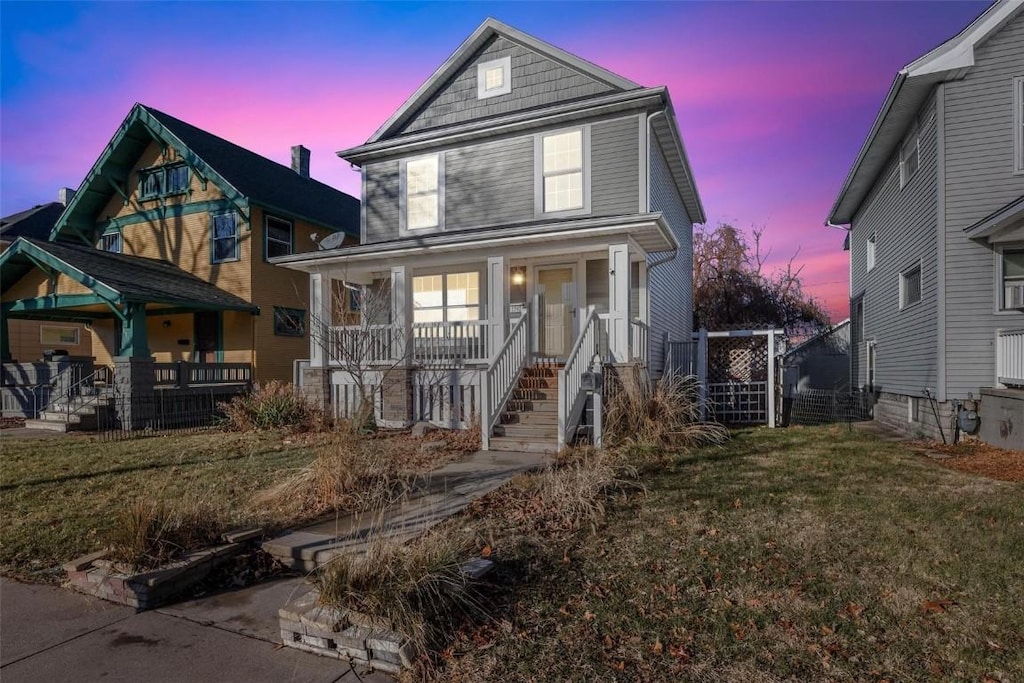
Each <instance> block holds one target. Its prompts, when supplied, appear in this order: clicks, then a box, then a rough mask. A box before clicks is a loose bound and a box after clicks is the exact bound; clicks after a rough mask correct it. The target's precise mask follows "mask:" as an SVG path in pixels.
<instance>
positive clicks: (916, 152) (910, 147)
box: [900, 124, 921, 188]
mask: <svg viewBox="0 0 1024 683" xmlns="http://www.w3.org/2000/svg"><path fill="white" fill-rule="evenodd" d="M920 167H921V130H920V128H919V127H918V126H917V124H915V125H914V128H913V130H911V131H910V134H909V135H908V136H907V138H906V139H905V140H904V141H903V144H902V145H900V188H903V187H905V186H906V184H907V183H908V182H910V179H911V178H913V177H914V174H915V173H917V169H919V168H920Z"/></svg>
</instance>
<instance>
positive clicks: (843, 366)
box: [782, 318, 850, 398]
mask: <svg viewBox="0 0 1024 683" xmlns="http://www.w3.org/2000/svg"><path fill="white" fill-rule="evenodd" d="M849 389H850V319H849V318H847V319H846V320H843V321H842V322H840V323H837V324H835V325H833V326H832V327H829V328H828V329H826V330H823V331H822V332H820V333H818V334H816V335H815V336H813V337H811V338H810V339H808V340H807V341H805V342H803V343H801V344H798V345H797V346H794V347H793V348H792V349H790V350H789V351H787V352H786V353H785V354H784V355H783V357H782V395H783V397H785V398H795V397H796V396H798V395H799V394H801V393H806V392H808V391H810V390H828V391H837V392H841V393H846V392H848V391H849Z"/></svg>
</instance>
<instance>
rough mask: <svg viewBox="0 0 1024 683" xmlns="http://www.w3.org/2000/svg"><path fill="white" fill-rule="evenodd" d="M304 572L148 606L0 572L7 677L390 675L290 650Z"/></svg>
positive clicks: (344, 680)
mask: <svg viewBox="0 0 1024 683" xmlns="http://www.w3.org/2000/svg"><path fill="white" fill-rule="evenodd" d="M294 590H304V586H303V585H302V581H301V580H300V579H289V580H285V581H277V582H270V583H264V584H259V585H257V586H252V587H251V588H247V589H244V590H241V591H236V592H232V593H222V594H219V595H215V596H211V597H209V598H203V599H200V600H193V601H190V602H187V603H182V604H180V605H175V606H173V607H167V608H163V609H158V610H153V611H149V612H141V613H138V614H136V613H135V611H134V610H133V609H131V608H128V607H121V606H118V605H114V604H111V603H108V602H104V601H102V600H99V599H96V598H92V597H89V596H86V595H81V594H79V593H73V592H71V591H68V590H64V589H61V588H57V587H53V586H34V585H26V584H20V583H16V582H14V581H9V580H7V579H2V578H0V679H2V680H3V681H4V683H21V682H30V683H31V682H34V681H40V682H43V681H46V682H50V681H66V680H75V681H98V680H103V681H111V682H115V681H125V682H126V683H137V682H138V681H147V682H152V683H165V682H166V683H170V682H172V681H196V682H204V681H211V682H214V681H217V682H219V681H225V682H234V681H237V682H238V683H248V682H250V681H296V682H299V681H302V682H305V681H311V682H317V683H330V682H337V683H360V682H362V683H388V682H390V681H392V679H391V678H390V677H389V676H385V675H383V674H379V673H367V672H365V671H363V670H353V669H352V667H351V666H350V665H349V664H347V663H345V662H341V661H338V660H335V659H327V658H325V657H317V656H314V655H310V654H306V653H303V652H299V651H297V650H292V649H290V648H283V647H281V646H280V644H279V643H278V642H275V639H279V636H278V634H277V629H276V625H277V610H278V608H279V607H281V605H283V604H284V603H285V602H286V601H287V599H288V595H289V594H290V593H291V592H292V591H294Z"/></svg>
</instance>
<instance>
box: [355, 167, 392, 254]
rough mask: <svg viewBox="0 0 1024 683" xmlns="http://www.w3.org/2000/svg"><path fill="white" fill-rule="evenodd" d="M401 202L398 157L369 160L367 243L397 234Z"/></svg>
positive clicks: (365, 213) (365, 215)
mask: <svg viewBox="0 0 1024 683" xmlns="http://www.w3.org/2000/svg"><path fill="white" fill-rule="evenodd" d="M399 204H400V202H399V183H398V161H383V162H380V163H374V164H367V166H366V195H365V196H364V197H363V205H362V210H363V224H364V225H365V226H366V235H365V237H364V243H365V244H372V243H374V242H383V241H385V240H393V239H395V238H397V237H398V212H399Z"/></svg>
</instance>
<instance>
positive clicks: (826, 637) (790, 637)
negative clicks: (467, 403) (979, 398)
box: [433, 427, 1024, 683]
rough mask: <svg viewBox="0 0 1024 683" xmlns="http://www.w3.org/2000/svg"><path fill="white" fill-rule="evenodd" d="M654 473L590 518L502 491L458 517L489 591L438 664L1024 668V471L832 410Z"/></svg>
mask: <svg viewBox="0 0 1024 683" xmlns="http://www.w3.org/2000/svg"><path fill="white" fill-rule="evenodd" d="M643 483H644V484H645V486H646V492H643V493H641V492H634V493H632V494H630V495H626V494H617V495H613V496H611V497H610V498H608V499H607V500H605V501H604V503H603V504H604V507H605V512H606V516H605V519H604V522H603V523H602V524H600V525H599V526H598V528H597V531H596V533H593V534H591V533H590V532H589V531H588V530H587V529H586V528H585V527H584V528H581V529H580V530H579V531H577V532H576V533H574V534H568V535H567V534H565V533H561V534H554V535H553V534H551V533H547V532H545V531H544V530H543V529H541V530H539V531H537V532H536V533H531V532H529V531H527V530H526V529H528V526H526V525H525V524H524V523H523V522H521V521H520V520H519V518H518V517H517V516H515V515H511V514H509V513H510V512H516V511H517V510H519V508H516V507H515V506H514V505H513V506H512V507H507V506H506V507H505V508H503V507H502V506H503V505H504V504H503V503H501V501H500V499H499V498H495V499H493V500H492V503H493V505H492V506H491V507H488V505H487V503H486V502H485V503H483V504H481V505H478V506H476V507H475V508H474V509H475V511H476V515H477V518H476V519H475V520H469V521H467V519H465V518H463V519H460V520H456V521H453V523H452V524H454V525H465V524H467V523H470V522H474V523H476V524H477V525H478V527H477V528H478V529H479V530H480V531H479V533H480V540H479V541H478V544H479V545H481V546H482V547H484V548H485V550H486V552H487V553H489V554H491V556H492V557H493V558H495V559H497V560H498V561H499V570H498V576H497V577H496V581H495V589H494V593H493V595H492V599H493V600H494V601H495V604H496V609H495V612H494V614H495V616H494V619H493V620H491V621H490V622H488V623H487V624H484V625H476V626H466V627H464V628H463V630H462V631H461V632H460V634H459V636H458V638H457V639H456V640H455V642H454V643H453V644H452V645H451V646H450V647H449V648H448V649H446V650H445V651H444V652H443V653H442V664H441V666H440V667H439V668H438V669H437V670H436V671H435V672H434V673H433V677H434V678H435V679H436V680H445V681H449V680H450V681H507V680H516V681H683V680H693V681H737V682H742V683H748V682H758V681H765V682H767V681H876V682H880V681H936V680H953V681H977V682H983V681H1020V680H1024V487H1022V485H1021V484H1018V483H1008V482H1003V481H996V480H992V479H988V478H982V477H978V476H974V475H970V474H964V473H961V472H956V471H952V470H950V469H948V468H946V467H941V466H939V465H937V464H936V463H935V462H933V461H931V460H929V459H926V458H923V457H921V456H920V455H919V454H917V453H915V452H914V451H913V450H912V449H911V448H910V447H908V446H906V445H903V444H898V443H887V442H883V441H880V440H878V439H877V438H875V437H873V436H871V435H869V434H864V433H860V432H856V431H855V432H849V431H847V430H846V429H845V428H839V427H817V428H791V429H786V430H782V429H780V430H774V431H772V430H767V429H761V430H748V431H741V432H737V433H735V434H734V435H733V439H732V440H731V441H730V442H728V443H727V444H725V445H724V446H719V447H708V448H705V449H703V450H699V451H695V452H693V453H691V454H689V455H686V456H681V457H678V458H676V459H675V461H674V462H673V463H672V464H670V466H669V467H668V469H666V470H664V471H662V472H659V473H649V474H647V475H645V476H644V478H643ZM520 486H521V487H522V486H525V485H522V484H520ZM527 489H529V487H527ZM498 495H499V496H500V495H504V496H505V498H506V500H510V501H511V502H512V503H516V502H517V501H519V502H521V497H516V496H509V495H508V494H507V492H506V493H504V494H502V493H500V492H499V494H498ZM510 526H511V528H512V531H509V528H510ZM453 528H454V527H453Z"/></svg>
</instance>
